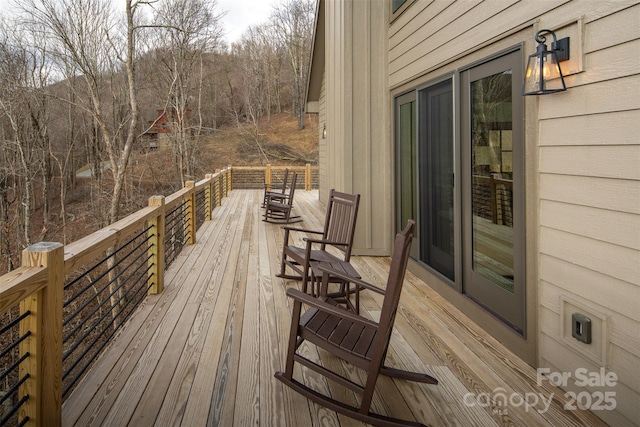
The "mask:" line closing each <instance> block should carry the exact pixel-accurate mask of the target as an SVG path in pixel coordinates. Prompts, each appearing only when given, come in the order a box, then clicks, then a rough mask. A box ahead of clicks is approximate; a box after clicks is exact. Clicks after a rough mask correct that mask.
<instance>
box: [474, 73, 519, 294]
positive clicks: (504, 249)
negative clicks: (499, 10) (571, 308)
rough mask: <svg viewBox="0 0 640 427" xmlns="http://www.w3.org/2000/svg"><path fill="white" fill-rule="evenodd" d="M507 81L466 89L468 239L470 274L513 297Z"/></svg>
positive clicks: (487, 80)
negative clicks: (468, 117) (468, 124)
mask: <svg viewBox="0 0 640 427" xmlns="http://www.w3.org/2000/svg"><path fill="white" fill-rule="evenodd" d="M511 80H512V79H511V70H506V71H503V72H500V73H498V74H493V75H490V76H487V77H484V78H481V79H478V80H476V81H474V82H472V83H471V186H472V190H471V211H472V218H473V220H472V224H471V227H472V230H471V235H472V239H473V240H472V247H473V249H472V251H473V270H474V271H475V272H476V273H478V274H480V275H481V276H483V277H485V278H486V279H488V280H490V281H492V282H493V283H495V284H496V285H497V286H500V287H501V288H503V289H505V290H507V291H509V292H511V293H513V191H512V190H513V167H512V164H511V163H512V162H511V159H510V157H509V156H505V157H504V159H503V146H504V147H505V151H504V153H505V154H510V153H511V148H512V147H511V142H512V127H513V119H512V114H511V94H512V91H513V90H512V81H511ZM507 149H508V150H509V151H507Z"/></svg>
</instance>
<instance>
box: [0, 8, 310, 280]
mask: <svg viewBox="0 0 640 427" xmlns="http://www.w3.org/2000/svg"><path fill="white" fill-rule="evenodd" d="M15 3H16V4H17V6H18V9H19V12H18V13H17V14H15V15H12V16H11V17H10V18H7V17H5V19H4V20H3V21H2V22H1V23H0V76H1V77H0V273H4V272H6V271H9V270H11V269H13V268H14V266H15V264H16V262H18V259H19V254H20V252H21V250H22V249H23V248H24V247H26V246H28V245H29V244H32V243H35V242H38V241H47V240H48V241H61V242H63V243H66V242H70V241H73V240H74V239H76V238H78V237H79V236H78V234H77V233H78V232H79V233H81V234H80V236H81V235H85V234H88V233H89V232H91V231H92V230H95V229H98V228H100V227H103V226H105V225H107V224H109V223H111V222H113V221H115V220H117V219H118V218H120V217H122V216H123V215H124V214H126V213H127V212H130V211H132V210H135V209H137V208H139V207H140V206H144V205H146V200H147V197H148V196H149V195H152V194H168V193H171V192H172V191H175V189H176V188H180V187H181V186H183V185H184V182H185V181H188V180H192V179H195V180H197V179H200V178H202V177H203V176H204V174H205V173H209V172H213V171H214V170H215V169H216V168H221V167H224V166H226V165H228V164H235V165H260V164H266V163H272V164H274V165H275V164H304V163H315V162H316V161H317V150H316V145H317V143H316V142H314V141H316V139H317V118H315V117H312V116H306V117H305V115H304V112H303V104H304V97H305V91H306V79H307V73H308V70H307V69H308V64H309V53H310V49H311V36H312V33H313V28H312V25H313V13H314V12H315V2H314V1H313V0H287V1H283V2H282V3H281V4H280V5H279V6H277V7H276V8H274V10H273V13H272V15H271V16H270V18H269V20H268V21H267V22H265V23H264V24H261V25H258V26H255V27H251V28H249V30H248V31H247V32H246V33H245V34H244V35H243V37H242V39H241V40H240V41H239V42H237V43H234V44H233V45H232V46H227V45H225V44H224V42H223V39H222V26H221V18H222V13H223V11H221V10H219V8H218V6H217V3H216V1H215V0H214V1H210V0H158V1H152V2H146V1H145V2H143V1H133V0H126V1H125V3H126V8H125V10H124V11H122V10H119V9H117V8H115V6H114V5H113V2H111V1H110V0H17V1H16V2H15Z"/></svg>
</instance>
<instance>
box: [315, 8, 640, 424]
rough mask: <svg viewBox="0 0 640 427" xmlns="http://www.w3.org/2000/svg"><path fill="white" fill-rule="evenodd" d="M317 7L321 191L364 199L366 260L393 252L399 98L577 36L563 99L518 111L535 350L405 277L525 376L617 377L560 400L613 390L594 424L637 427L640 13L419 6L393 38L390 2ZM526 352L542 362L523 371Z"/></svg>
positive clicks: (445, 291)
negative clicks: (547, 38) (479, 331)
mask: <svg viewBox="0 0 640 427" xmlns="http://www.w3.org/2000/svg"><path fill="white" fill-rule="evenodd" d="M323 3H324V7H325V11H326V26H325V41H326V64H325V66H326V68H325V73H326V74H325V77H326V82H325V83H324V85H325V86H323V87H326V92H323V96H322V98H323V101H321V107H320V109H321V110H323V109H324V111H325V115H326V123H327V133H328V137H327V140H326V142H325V143H324V145H325V148H324V150H325V152H326V154H325V155H324V157H322V159H323V160H321V164H320V167H321V175H322V174H323V173H324V174H325V181H321V192H322V193H323V192H327V191H328V189H329V188H339V189H342V190H345V191H353V192H360V193H361V194H362V195H363V205H362V211H361V213H360V216H359V228H358V230H357V231H356V236H357V240H358V247H359V250H360V251H361V253H370V252H375V251H377V250H378V248H383V247H384V248H385V249H386V247H387V246H386V245H388V243H386V244H385V243H384V242H378V241H377V240H376V237H375V236H381V237H383V238H384V239H387V241H388V242H390V241H391V237H390V234H391V233H392V230H391V227H392V224H393V211H392V209H393V203H394V195H393V189H394V184H393V177H394V174H393V171H392V167H393V97H394V96H396V95H399V94H401V93H403V92H404V91H406V90H409V89H412V88H415V87H417V86H420V85H424V84H426V83H428V82H430V81H434V79H439V78H441V77H443V76H446V75H451V74H453V75H454V80H455V79H456V78H457V74H456V73H457V72H459V71H460V70H461V69H464V68H465V67H468V66H470V65H471V64H473V63H475V62H477V61H480V60H484V59H486V58H489V57H491V56H492V55H496V54H498V53H500V52H503V51H505V50H506V49H511V48H514V47H518V46H521V47H522V51H523V55H524V56H523V60H524V62H523V64H522V67H523V68H524V66H525V63H526V55H528V54H530V53H532V52H533V51H534V50H535V42H534V41H533V36H534V34H535V32H536V31H537V30H539V29H542V28H549V29H551V30H554V31H556V32H557V33H558V36H559V37H565V36H569V37H571V60H570V61H569V62H565V63H563V64H562V68H563V71H564V72H565V74H567V78H566V82H567V86H568V90H567V91H566V92H564V93H559V94H554V95H548V96H539V97H527V98H526V100H525V121H526V130H525V133H526V135H525V139H526V140H525V144H526V154H525V155H526V171H525V175H526V193H527V194H526V220H527V227H526V235H527V242H526V277H527V285H526V286H527V321H528V325H527V334H528V337H527V338H526V339H522V338H519V337H515V334H513V333H512V332H511V331H510V330H509V328H507V327H505V326H504V325H502V324H501V323H500V322H499V321H497V320H495V319H494V318H492V316H491V315H490V314H487V313H486V312H485V311H484V310H483V309H482V308H481V307H479V306H478V305H476V304H474V303H473V302H471V301H470V300H469V299H466V298H465V297H464V295H462V294H459V293H457V292H456V291H455V289H453V288H452V287H451V286H450V284H448V283H446V282H445V281H443V280H442V278H441V277H440V276H439V275H437V274H434V273H433V272H431V271H427V270H426V269H423V268H422V267H420V266H418V265H417V263H413V262H412V263H411V265H412V269H414V270H415V271H416V272H417V273H418V274H419V275H421V277H423V278H428V283H430V285H431V286H433V287H434V289H436V290H438V292H440V293H441V294H442V295H443V296H445V297H446V298H447V299H449V300H450V301H452V302H454V304H456V305H457V306H458V307H460V308H461V309H463V310H464V311H465V312H466V313H467V314H468V315H470V316H471V317H472V318H473V319H474V320H476V321H477V322H478V323H479V324H480V325H481V326H482V327H484V328H485V329H486V330H487V331H489V332H490V333H492V334H493V335H494V336H496V337H497V338H498V339H500V340H501V341H503V342H505V343H507V345H508V346H510V348H511V349H512V350H513V351H514V352H515V353H516V354H519V355H521V357H523V358H525V360H528V361H529V362H530V363H532V364H535V365H536V366H539V367H541V368H549V369H550V371H551V372H560V373H569V374H571V375H572V376H573V377H575V374H576V370H577V369H581V368H582V369H586V370H587V371H589V372H592V373H597V372H599V370H600V368H604V369H605V370H606V372H614V373H615V374H616V375H617V378H618V381H617V385H616V386H615V387H613V388H611V389H607V388H603V387H598V386H592V387H588V388H581V389H579V388H576V387H575V386H574V385H573V382H572V381H569V382H568V383H567V384H566V385H565V386H564V389H565V390H568V391H573V392H576V393H579V392H580V391H586V394H583V396H586V397H589V398H592V399H593V398H597V393H598V392H604V391H613V392H615V403H616V408H615V410H600V411H594V412H595V413H596V415H598V416H599V417H601V418H603V419H604V420H605V421H607V422H608V423H610V424H611V425H616V426H618V425H634V424H635V425H640V405H639V404H638V402H640V2H639V1H637V0H619V1H588V0H545V1H537V0H522V1H515V0H513V1H509V0H487V1H469V0H459V1H448V2H446V1H425V0H416V1H414V2H413V3H411V4H410V5H409V7H407V8H406V9H405V10H404V11H403V12H402V13H401V14H400V16H398V17H397V18H396V19H394V20H393V22H391V23H390V24H389V18H390V8H389V2H388V1H384V0H374V1H370V2H369V1H367V2H364V1H352V2H350V1H344V0H332V1H323ZM381 19H383V20H386V23H384V24H383V25H381V23H380V22H381V21H380V20H381ZM383 49H384V52H382V51H381V50H383ZM324 102H326V104H324ZM321 114H322V113H321ZM321 121H322V119H321ZM322 145H323V144H322V142H321V150H322V149H323V148H322ZM321 156H322V155H321ZM381 231H383V232H381ZM373 248H375V249H373ZM383 252H384V250H380V253H381V254H382V253H383ZM421 270H422V271H421ZM576 312H579V313H583V314H586V315H588V316H589V317H590V318H591V319H592V323H593V328H594V334H593V343H592V344H589V345H587V344H582V343H580V342H578V341H577V340H576V339H574V338H572V337H571V329H570V326H571V315H572V314H573V313H576ZM514 337H515V338H514ZM531 348H533V349H534V353H535V357H533V358H531V359H529V358H526V356H522V354H523V353H526V352H530V349H531ZM594 396H595V397H594ZM592 403H594V402H592ZM601 403H602V402H601Z"/></svg>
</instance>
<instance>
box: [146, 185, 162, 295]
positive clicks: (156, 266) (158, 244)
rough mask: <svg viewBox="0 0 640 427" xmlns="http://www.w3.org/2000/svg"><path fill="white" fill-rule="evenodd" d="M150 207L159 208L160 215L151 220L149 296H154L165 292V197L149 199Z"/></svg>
mask: <svg viewBox="0 0 640 427" xmlns="http://www.w3.org/2000/svg"><path fill="white" fill-rule="evenodd" d="M149 206H154V207H157V208H158V214H157V215H156V216H155V217H154V218H152V219H150V220H149V226H150V228H149V264H148V265H149V275H148V279H147V284H148V288H149V295H153V294H160V293H162V291H163V290H164V250H165V247H164V238H165V208H164V196H151V197H150V198H149Z"/></svg>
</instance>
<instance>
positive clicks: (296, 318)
mask: <svg viewBox="0 0 640 427" xmlns="http://www.w3.org/2000/svg"><path fill="white" fill-rule="evenodd" d="M301 311H302V303H301V302H300V301H295V302H294V304H293V314H292V316H291V330H290V332H289V344H288V346H287V360H286V362H285V368H284V375H285V377H286V378H287V379H292V378H293V358H294V354H295V352H296V348H298V345H299V343H298V324H299V323H300V312H301Z"/></svg>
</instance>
